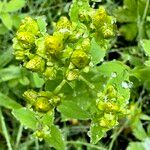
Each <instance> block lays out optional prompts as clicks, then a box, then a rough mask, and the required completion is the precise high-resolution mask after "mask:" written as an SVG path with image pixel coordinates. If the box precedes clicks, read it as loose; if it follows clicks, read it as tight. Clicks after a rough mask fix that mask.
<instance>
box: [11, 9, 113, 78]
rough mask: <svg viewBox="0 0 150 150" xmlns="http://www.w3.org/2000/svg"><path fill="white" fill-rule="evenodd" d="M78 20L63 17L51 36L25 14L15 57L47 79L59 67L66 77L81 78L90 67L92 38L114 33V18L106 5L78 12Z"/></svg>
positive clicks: (16, 44)
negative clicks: (108, 12) (81, 72)
mask: <svg viewBox="0 0 150 150" xmlns="http://www.w3.org/2000/svg"><path fill="white" fill-rule="evenodd" d="M79 20H80V22H79V23H76V22H71V21H70V20H69V19H68V18H67V17H61V18H60V19H59V20H58V22H56V23H55V29H54V32H53V34H52V35H48V34H47V33H44V34H43V33H42V32H41V31H40V28H39V25H38V22H37V21H36V20H35V19H32V18H30V17H26V18H25V19H24V20H23V21H22V24H21V25H20V27H19V29H18V32H17V34H16V36H15V38H14V39H13V42H14V45H13V48H14V54H15V56H16V59H18V60H20V61H22V62H23V65H24V67H25V68H27V69H29V70H31V71H35V72H39V73H42V74H43V75H44V77H45V78H46V79H50V80H52V79H55V77H56V75H57V71H58V70H62V71H63V74H64V76H65V78H66V79H67V80H74V79H76V78H78V75H79V72H80V71H83V70H84V68H87V67H90V64H91V63H90V61H91V56H90V48H91V39H92V38H93V37H95V36H98V37H101V38H102V39H104V38H108V37H110V36H113V35H114V23H113V20H114V19H113V18H112V17H111V16H108V15H107V13H106V11H105V9H104V8H103V7H100V8H99V9H98V10H94V9H91V11H90V12H88V13H87V14H84V12H83V14H82V15H81V14H79ZM102 36H103V37H102ZM86 70H87V69H86Z"/></svg>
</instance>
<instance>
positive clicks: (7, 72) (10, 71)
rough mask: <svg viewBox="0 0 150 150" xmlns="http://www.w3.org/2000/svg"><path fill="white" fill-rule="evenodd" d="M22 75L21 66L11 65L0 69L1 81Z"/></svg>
mask: <svg viewBox="0 0 150 150" xmlns="http://www.w3.org/2000/svg"><path fill="white" fill-rule="evenodd" d="M19 77H21V68H20V67H16V66H10V67H8V68H5V69H0V82H5V81H8V80H12V79H16V78H19Z"/></svg>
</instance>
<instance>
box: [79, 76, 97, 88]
mask: <svg viewBox="0 0 150 150" xmlns="http://www.w3.org/2000/svg"><path fill="white" fill-rule="evenodd" d="M79 79H80V80H82V81H83V82H85V83H86V84H87V85H88V86H89V87H90V88H91V89H94V88H95V86H94V85H93V84H91V83H90V82H89V81H87V80H86V79H85V78H84V77H83V76H81V75H80V76H79Z"/></svg>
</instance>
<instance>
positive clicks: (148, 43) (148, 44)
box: [140, 39, 150, 57]
mask: <svg viewBox="0 0 150 150" xmlns="http://www.w3.org/2000/svg"><path fill="white" fill-rule="evenodd" d="M140 43H141V46H142V47H143V49H144V51H145V52H146V54H147V55H148V56H149V57H150V40H146V39H144V40H142V41H141V42H140Z"/></svg>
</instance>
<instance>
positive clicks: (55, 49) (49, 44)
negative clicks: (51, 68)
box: [45, 35, 63, 56]
mask: <svg viewBox="0 0 150 150" xmlns="http://www.w3.org/2000/svg"><path fill="white" fill-rule="evenodd" d="M45 47H46V51H47V52H48V53H49V54H51V55H54V56H57V55H58V54H59V53H60V52H61V51H62V50H63V38H62V37H61V36H59V35H53V36H48V37H46V39H45Z"/></svg>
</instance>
